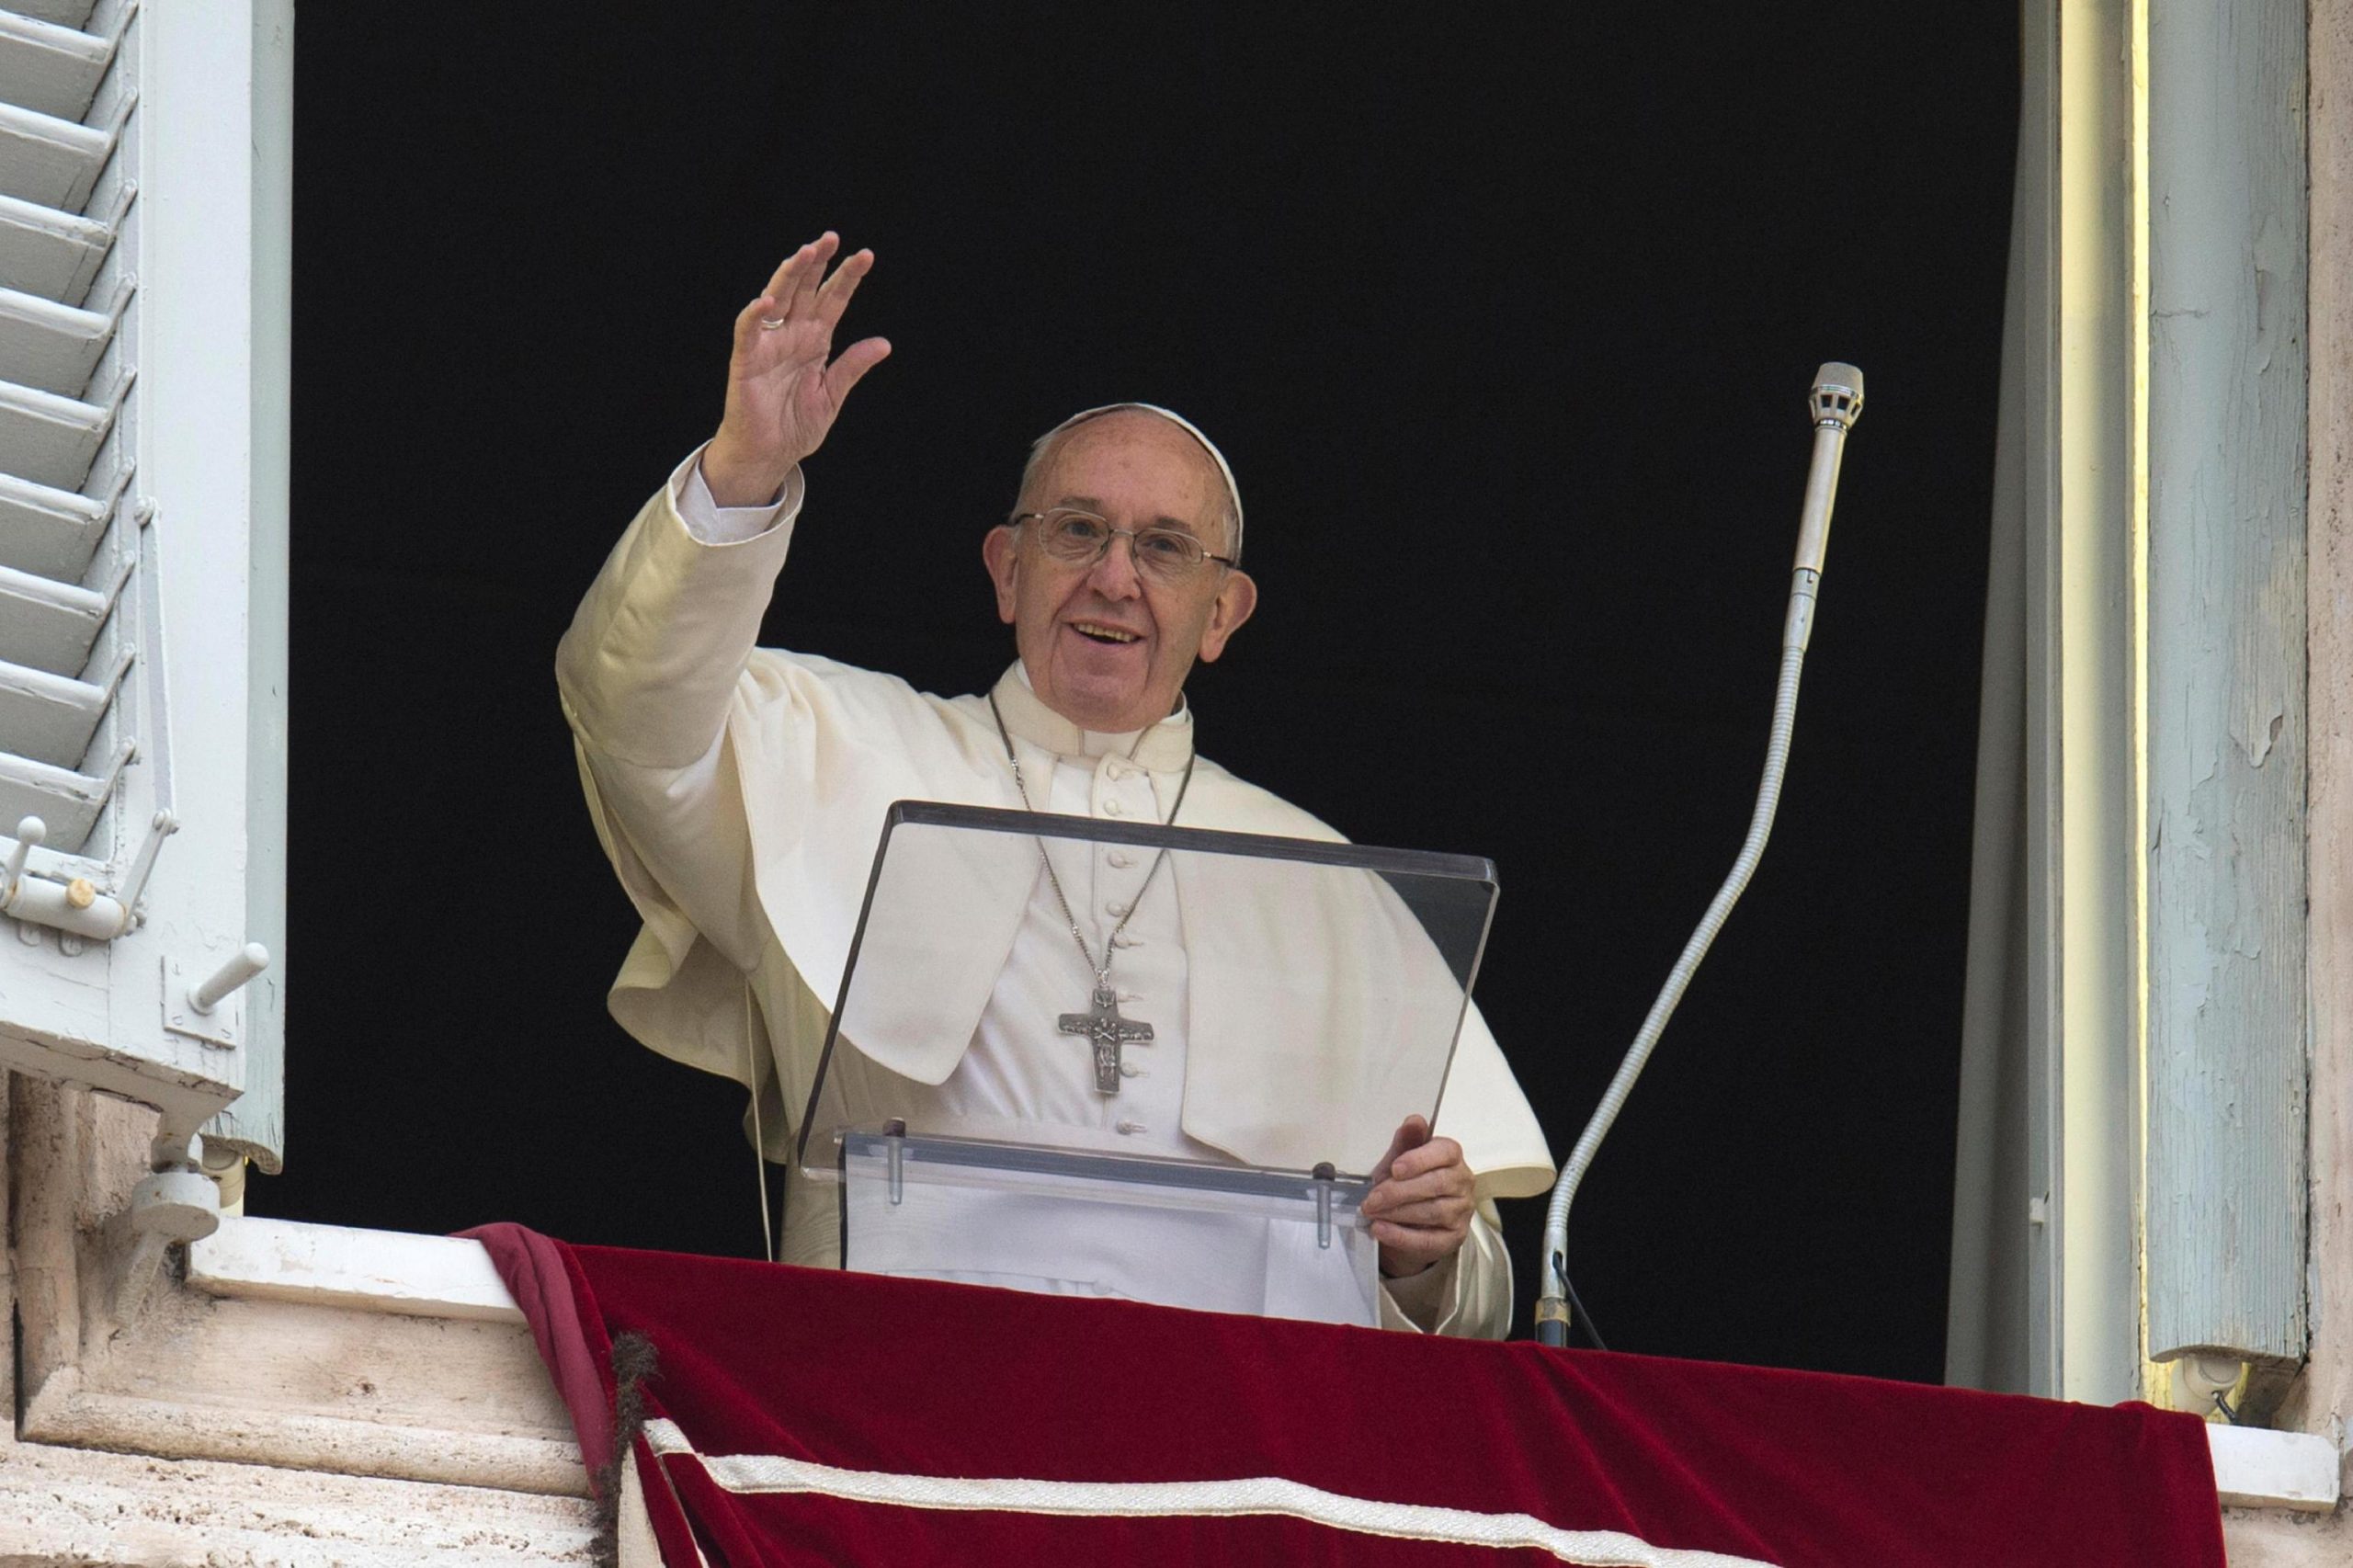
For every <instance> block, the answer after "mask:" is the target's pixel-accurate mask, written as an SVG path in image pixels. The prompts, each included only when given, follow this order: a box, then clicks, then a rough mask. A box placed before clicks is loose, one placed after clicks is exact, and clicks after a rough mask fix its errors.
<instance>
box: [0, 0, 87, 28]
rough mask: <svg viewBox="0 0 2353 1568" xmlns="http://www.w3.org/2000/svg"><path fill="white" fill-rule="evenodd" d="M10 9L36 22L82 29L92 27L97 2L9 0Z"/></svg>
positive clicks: (77, 0) (76, 0)
mask: <svg viewBox="0 0 2353 1568" xmlns="http://www.w3.org/2000/svg"><path fill="white" fill-rule="evenodd" d="M8 9H10V10H11V11H14V12H16V13H17V15H18V16H21V17H32V18H33V19H34V20H35V21H40V22H49V23H52V24H54V25H55V26H57V27H61V28H75V29H77V30H78V29H80V28H85V27H88V26H89V25H90V13H91V12H93V11H95V10H97V0H9V5H8Z"/></svg>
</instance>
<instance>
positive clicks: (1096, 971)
mask: <svg viewBox="0 0 2353 1568" xmlns="http://www.w3.org/2000/svg"><path fill="white" fill-rule="evenodd" d="M1494 906H1495V868H1494V867H1493V865H1492V864H1490V863H1489V862H1487V861H1485V860H1482V859H1475V858H1468V857H1463V856H1448V855H1432V854H1421V853H1415V852H1409V851H1404V850H1394V849H1376V848H1368V847H1365V846H1358V845H1347V844H1329V843H1320V842H1312V841H1307V840H1301V839H1291V838H1276V837H1266V836H1260V835H1246V834H1234V833H1220V832H1211V831H1208V830H1204V829H1199V828H1187V827H1162V826H1158V825H1149V824H1148V825H1140V826H1138V825H1130V824H1123V823H1116V822H1110V821H1106V820H1103V819H1100V818H1087V817H1074V816H1060V815H1050V814H1043V813H1034V814H1033V813H1030V812H1007V811H995V810H989V809H984V808H981V807H971V806H947V805H938V804H933V803H930V802H926V801H902V802H900V803H898V804H897V805H894V806H893V807H892V808H891V811H890V812H889V813H888V816H887V819H886V820H885V822H884V824H883V829H882V837H881V846H880V847H879V848H878V850H877V851H876V854H875V858H874V869H873V873H872V877H871V880H870V882H869V884H868V889H867V897H866V904H865V908H864V910H863V911H862V912H861V914H860V916H859V920H858V929H857V932H856V935H855V936H854V937H853V939H852V943H851V947H850V951H849V955H848V960H847V964H846V965H845V970H844V973H843V978H842V987H841V993H840V995H839V997H838V998H837V1000H836V1002H835V1007H834V1012H833V1019H832V1025H831V1028H829V1030H828V1032H827V1035H826V1040H825V1046H824V1054H823V1057H822V1060H821V1062H820V1063H819V1067H818V1072H817V1075H816V1079H815V1082H814V1084H813V1086H812V1089H811V1092H810V1096H809V1100H808V1107H807V1110H806V1113H805V1114H804V1115H803V1116H802V1118H801V1126H800V1136H799V1167H800V1174H801V1176H802V1177H804V1178H807V1179H810V1180H814V1181H823V1182H834V1183H837V1184H839V1188H840V1200H841V1216H842V1264H843V1267H847V1268H854V1269H858V1270H860V1271H863V1272H869V1273H885V1274H902V1275H914V1276H922V1277H926V1278H946V1279H961V1280H969V1281H974V1282H981V1283H995V1284H1002V1285H1010V1286H1015V1287H1017V1288H1026V1289H1032V1290H1053V1291H1063V1292H1075V1293H1086V1294H1099V1295H1117V1296H1128V1297H1133V1298H1136V1299H1139V1300H1144V1301H1159V1302H1163V1303H1165V1304H1170V1305H1177V1306H1192V1307H1202V1308H1208V1309H1211V1310H1218V1311H1227V1312H1250V1313H1257V1314H1263V1315H1269V1316H1281V1317H1300V1318H1312V1319H1318V1320H1322V1321H1326V1322H1339V1323H1358V1324H1372V1323H1374V1322H1376V1321H1377V1318H1378V1301H1379V1298H1378V1289H1379V1287H1378V1281H1377V1277H1376V1272H1375V1270H1376V1263H1377V1248H1376V1247H1375V1245H1374V1244H1373V1241H1372V1237H1371V1233H1370V1229H1369V1225H1368V1221H1365V1220H1364V1219H1363V1218H1362V1217H1361V1216H1360V1214H1359V1213H1358V1202H1359V1201H1360V1199H1362V1197H1363V1195H1364V1194H1365V1192H1366V1191H1368V1190H1369V1188H1370V1178H1371V1176H1373V1175H1374V1173H1375V1172H1376V1170H1377V1168H1378V1167H1379V1166H1380V1165H1381V1162H1382V1160H1383V1158H1384V1157H1385V1156H1386V1155H1387V1153H1388V1152H1389V1150H1390V1147H1391V1142H1392V1137H1393V1136H1394V1134H1395V1132H1396V1131H1397V1129H1398V1126H1399V1124H1400V1123H1402V1122H1403V1121H1404V1119H1406V1118H1407V1117H1408V1116H1412V1115H1415V1114H1419V1115H1422V1116H1426V1117H1431V1118H1435V1117H1436V1115H1437V1112H1438V1098H1439V1093H1440V1090H1441V1088H1442V1087H1443V1085H1444V1084H1445V1081H1446V1070H1447V1064H1448V1062H1449V1061H1450V1059H1451V1058H1452V1055H1453V1051H1454V1042H1455V1038H1456V1035H1457V1033H1458V1031H1459V1030H1460V1028H1461V1023H1462V1018H1463V1015H1464V1012H1465V1009H1466V1008H1467V1006H1468V1004H1469V996H1470V991H1471V985H1472V979H1473V977H1474V976H1475V974H1476V972H1477V969H1478V964H1479V957H1480V952H1481V949H1482V948H1483V944H1484V942H1485V939H1486V932H1487V923H1488V919H1489V917H1490V915H1491V914H1492V912H1493V909H1494Z"/></svg>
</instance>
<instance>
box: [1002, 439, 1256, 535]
mask: <svg viewBox="0 0 2353 1568" xmlns="http://www.w3.org/2000/svg"><path fill="white" fill-rule="evenodd" d="M1110 414H1143V415H1151V416H1153V417H1154V418H1156V419H1161V420H1165V421H1166V422H1167V423H1168V424H1170V425H1173V426H1176V428H1177V429H1179V430H1181V431H1183V432H1184V433H1185V434H1186V436H1188V437H1190V438H1191V440H1192V443H1193V445H1195V446H1197V447H1199V449H1201V450H1202V451H1203V452H1204V453H1206V454H1208V456H1209V460H1210V461H1211V464H1212V465H1214V466H1215V468H1216V469H1217V475H1218V481H1219V483H1220V484H1221V485H1222V488H1223V490H1224V499H1225V519H1226V534H1227V539H1226V553H1227V554H1228V555H1230V556H1232V557H1233V559H1234V560H1236V561H1240V560H1241V559H1242V487H1241V486H1240V485H1238V484H1236V483H1234V480H1233V465H1232V464H1230V463H1228V462H1227V461H1226V460H1225V454H1224V453H1223V452H1221V451H1219V450H1218V449H1217V443H1216V442H1214V441H1212V440H1211V439H1210V438H1209V437H1207V436H1204V435H1202V434H1201V431H1200V427H1199V426H1197V425H1195V424H1194V423H1193V422H1192V421H1191V420H1189V419H1188V418H1186V417H1185V416H1184V415H1181V414H1178V413H1176V411H1174V410H1173V409H1166V408H1163V407H1161V406H1160V405H1159V404H1158V403H1105V404H1103V405H1102V406H1101V407H1100V408H1088V409H1082V410H1080V411H1079V412H1078V413H1076V414H1074V415H1071V416H1070V417H1069V418H1068V419H1065V420H1063V422H1062V423H1061V424H1059V425H1057V426H1054V427H1053V428H1052V429H1051V430H1049V431H1047V432H1046V433H1045V434H1044V435H1042V436H1040V437H1038V439H1037V442H1036V443H1035V444H1034V445H1033V446H1032V447H1031V448H1030V449H1029V468H1028V470H1027V471H1026V472H1024V473H1023V475H1022V480H1023V485H1022V488H1023V489H1024V490H1025V491H1026V490H1027V489H1028V488H1029V482H1030V481H1032V480H1034V479H1035V478H1036V477H1037V476H1038V473H1039V472H1040V469H1041V468H1042V466H1043V465H1044V462H1045V460H1047V459H1048V458H1049V457H1050V456H1051V455H1052V454H1053V453H1054V452H1055V451H1056V449H1058V448H1060V447H1061V446H1062V445H1063V444H1064V438H1065V437H1067V436H1068V435H1069V434H1070V432H1072V431H1073V430H1075V429H1077V428H1079V427H1080V426H1084V425H1088V424H1092V423H1093V422H1094V421H1096V420H1098V419H1101V418H1102V417H1103V416H1104V415H1110Z"/></svg>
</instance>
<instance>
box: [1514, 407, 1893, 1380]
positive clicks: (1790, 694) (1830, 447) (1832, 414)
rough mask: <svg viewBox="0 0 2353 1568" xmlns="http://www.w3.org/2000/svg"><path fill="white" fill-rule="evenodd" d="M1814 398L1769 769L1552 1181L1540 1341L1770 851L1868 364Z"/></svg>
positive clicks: (1562, 1328) (1563, 1326)
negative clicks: (1573, 1241)
mask: <svg viewBox="0 0 2353 1568" xmlns="http://www.w3.org/2000/svg"><path fill="white" fill-rule="evenodd" d="M1808 407H1809V408H1810V409H1811V410H1812V412H1813V463H1812V465H1811V467H1809V469H1808V470H1807V472H1806V483H1805V506H1804V509H1803V511H1802V513H1801V514H1800V517H1799V522H1798V553H1797V564H1796V567H1795V568H1794V570H1793V571H1792V572H1791V573H1790V610H1789V617H1788V619H1786V620H1785V621H1784V622H1783V625H1782V630H1781V675H1780V679H1779V682H1778V683H1777V684H1776V685H1775V687H1774V688H1773V729H1772V733H1771V736H1770V738H1769V739H1768V741H1767V742H1766V744H1765V778H1764V780H1763V782H1762V783H1761V784H1759V785H1758V787H1757V790H1756V810H1755V812H1753V813H1752V814H1751V815H1750V817H1749V819H1748V836H1747V837H1746V838H1745V839H1744V840H1743V841H1742V843H1741V846H1740V854H1739V856H1738V857H1737V858H1735V859H1734V860H1733V866H1732V874H1731V875H1730V876H1728V877H1726V878H1725V879H1724V884H1723V886H1722V887H1721V888H1719V889H1718V890H1716V896H1715V898H1714V899H1713V900H1712V901H1711V903H1709V905H1708V912H1707V913H1706V914H1705V915H1701V916H1700V917H1699V929H1697V930H1695V931H1693V932H1692V933H1691V937H1690V940H1688V941H1687V942H1685V943H1684V944H1683V954H1682V956H1681V957H1680V958H1678V959H1677V960H1675V967H1674V968H1673V969H1672V970H1670V971H1667V976H1666V983H1665V985H1664V986H1663V987H1661V988H1660V990H1659V994H1658V999H1657V1000H1656V1001H1654V1002H1653V1003H1652V1004H1651V1010H1650V1013H1649V1016H1648V1017H1644V1018H1643V1027H1642V1028H1641V1030H1640V1031H1638V1032H1637V1033H1636V1034H1635V1036H1634V1043H1633V1044H1632V1045H1631V1047H1629V1048H1628V1050H1627V1051H1626V1059H1625V1060H1624V1061H1622V1062H1620V1063H1619V1064H1618V1072H1617V1074H1616V1076H1614V1077H1612V1078H1611V1079H1610V1080H1609V1087H1608V1090H1607V1091H1606V1092H1604V1093H1603V1095H1602V1096H1601V1103H1600V1104H1599V1105H1598V1106H1597V1107H1595V1108H1594V1112H1593V1116H1592V1118H1591V1119H1589V1120H1587V1121H1586V1124H1585V1131H1584V1132H1583V1133H1581V1134H1580V1135H1579V1136H1578V1138H1577V1143H1576V1148H1575V1149H1574V1150H1573V1151H1571V1153H1570V1154H1569V1159H1568V1163H1567V1164H1566V1165H1563V1166H1562V1167H1561V1179H1560V1180H1559V1181H1557V1182H1555V1183H1554V1184H1553V1186H1552V1204H1551V1206H1550V1207H1549V1208H1547V1209H1546V1210H1545V1213H1544V1287H1543V1290H1542V1291H1541V1293H1540V1294H1539V1295H1538V1297H1537V1299H1536V1338H1537V1342H1538V1343H1539V1344H1543V1345H1566V1344H1567V1343H1568V1342H1569V1269H1568V1246H1569V1243H1568V1235H1569V1205H1570V1204H1571V1203H1573V1202H1574V1201H1575V1200H1576V1195H1577V1187H1578V1184H1579V1183H1581V1182H1583V1181H1584V1180H1585V1173H1586V1169H1587V1168H1588V1167H1590V1166H1591V1165H1592V1164H1593V1156H1594V1153H1595V1151H1597V1150H1598V1149H1599V1148H1600V1147H1601V1141H1602V1139H1604V1138H1606V1137H1608V1134H1609V1129H1610V1127H1611V1125H1612V1124H1613V1123H1615V1122H1616V1121H1617V1119H1618V1113H1619V1112H1620V1110H1622V1109H1624V1108H1625V1106H1626V1096H1629V1095H1631V1093H1633V1090H1634V1080H1635V1079H1636V1078H1639V1077H1641V1076H1642V1073H1643V1065H1644V1064H1645V1063H1647V1062H1649V1061H1650V1058H1651V1051H1653V1050H1654V1048H1655V1047H1656V1046H1657V1044H1658V1039H1659V1036H1660V1035H1661V1034H1662V1033H1664V1032H1665V1029H1666V1021H1667V1019H1669V1018H1671V1017H1674V1016H1675V1009H1676V1007H1677V1005H1678V1004H1679V1003H1681V1002H1682V1000H1683V993H1684V991H1685V989H1686V988H1687V987H1688V986H1689V985H1690V983H1691V976H1692V974H1693V973H1694V972H1696V971H1698V969H1699V960H1701V959H1703V958H1705V957H1707V956H1708V948H1709V946H1710V945H1711V943H1713V942H1714V941H1715V939H1716V933H1717V932H1719V931H1721V930H1722V929H1723V925H1724V921H1725V919H1726V918H1727V917H1728V916H1729V915H1731V914H1732V906H1733V904H1734V903H1738V902H1739V900H1740V895H1741V893H1742V892H1743V891H1744V890H1745V889H1746V888H1747V886H1748V879H1749V878H1750V877H1751V876H1752V875H1754V874H1755V873H1756V862H1757V861H1758V860H1759V859H1761V858H1763V857H1764V854H1765V840H1766V838H1767V836H1768V835H1770V834H1771V833H1772V831H1773V812H1774V811H1775V809H1776V808H1777V807H1778V806H1779V804H1780V801H1781V774H1782V771H1783V769H1784V768H1786V767H1788V765H1789V760H1790V726H1791V725H1792V724H1793V723H1795V722H1796V720H1797V709H1798V674H1799V672H1800V670H1801V669H1802V668H1803V666H1804V665H1805V649H1806V643H1807V642H1808V641H1809V640H1810V639H1811V638H1812V636H1813V600H1814V590H1815V588H1816V587H1817V586H1818V585H1820V584H1821V581H1822V558H1823V553H1824V549H1825V547H1826V546H1827V545H1828V543H1829V538H1830V506H1831V500H1832V497H1833V496H1834V495H1835V494H1836V491H1837V488H1838V460H1839V458H1840V456H1841V454H1842V453H1843V452H1844V450H1845V449H1846V443H1847V431H1848V430H1850V429H1852V428H1853V427H1854V424H1855V421H1856V419H1857V418H1858V417H1859V415H1861V414H1862V411H1863V373H1862V372H1861V371H1860V370H1858V369H1855V367H1854V366H1852V365H1840V364H1829V365H1824V366H1823V367H1822V369H1820V370H1818V371H1816V372H1815V373H1814V379H1813V393H1812V395H1811V396H1810V398H1809V399H1808Z"/></svg>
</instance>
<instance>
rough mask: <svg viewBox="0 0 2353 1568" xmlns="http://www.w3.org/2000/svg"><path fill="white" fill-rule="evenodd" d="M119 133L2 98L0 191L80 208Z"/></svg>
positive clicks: (72, 209) (49, 204) (42, 202)
mask: <svg viewBox="0 0 2353 1568" xmlns="http://www.w3.org/2000/svg"><path fill="white" fill-rule="evenodd" d="M119 134H120V127H119V126H118V127H116V128H114V129H111V130H106V131H100V130H97V129H96V128H94V127H91V126H87V125H78V124H76V123H74V121H73V120H70V119H58V118H57V117H56V116H55V115H53V114H42V113H40V111H39V110H36V109H28V108H17V106H16V105H15V104H5V103H0V196H13V197H16V198H17V199H19V200H23V201H37V202H39V203H40V205H42V206H43V207H56V208H62V209H63V210H66V211H68V212H79V211H80V210H82V208H83V206H84V205H85V203H87V202H88V200H89V199H90V187H93V186H95V185H97V183H98V174H99V171H101V170H102V169H104V168H105V167H106V166H107V159H108V157H110V156H111V155H112V154H113V153H114V143H115V138H116V137H117V136H118V135H119Z"/></svg>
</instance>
